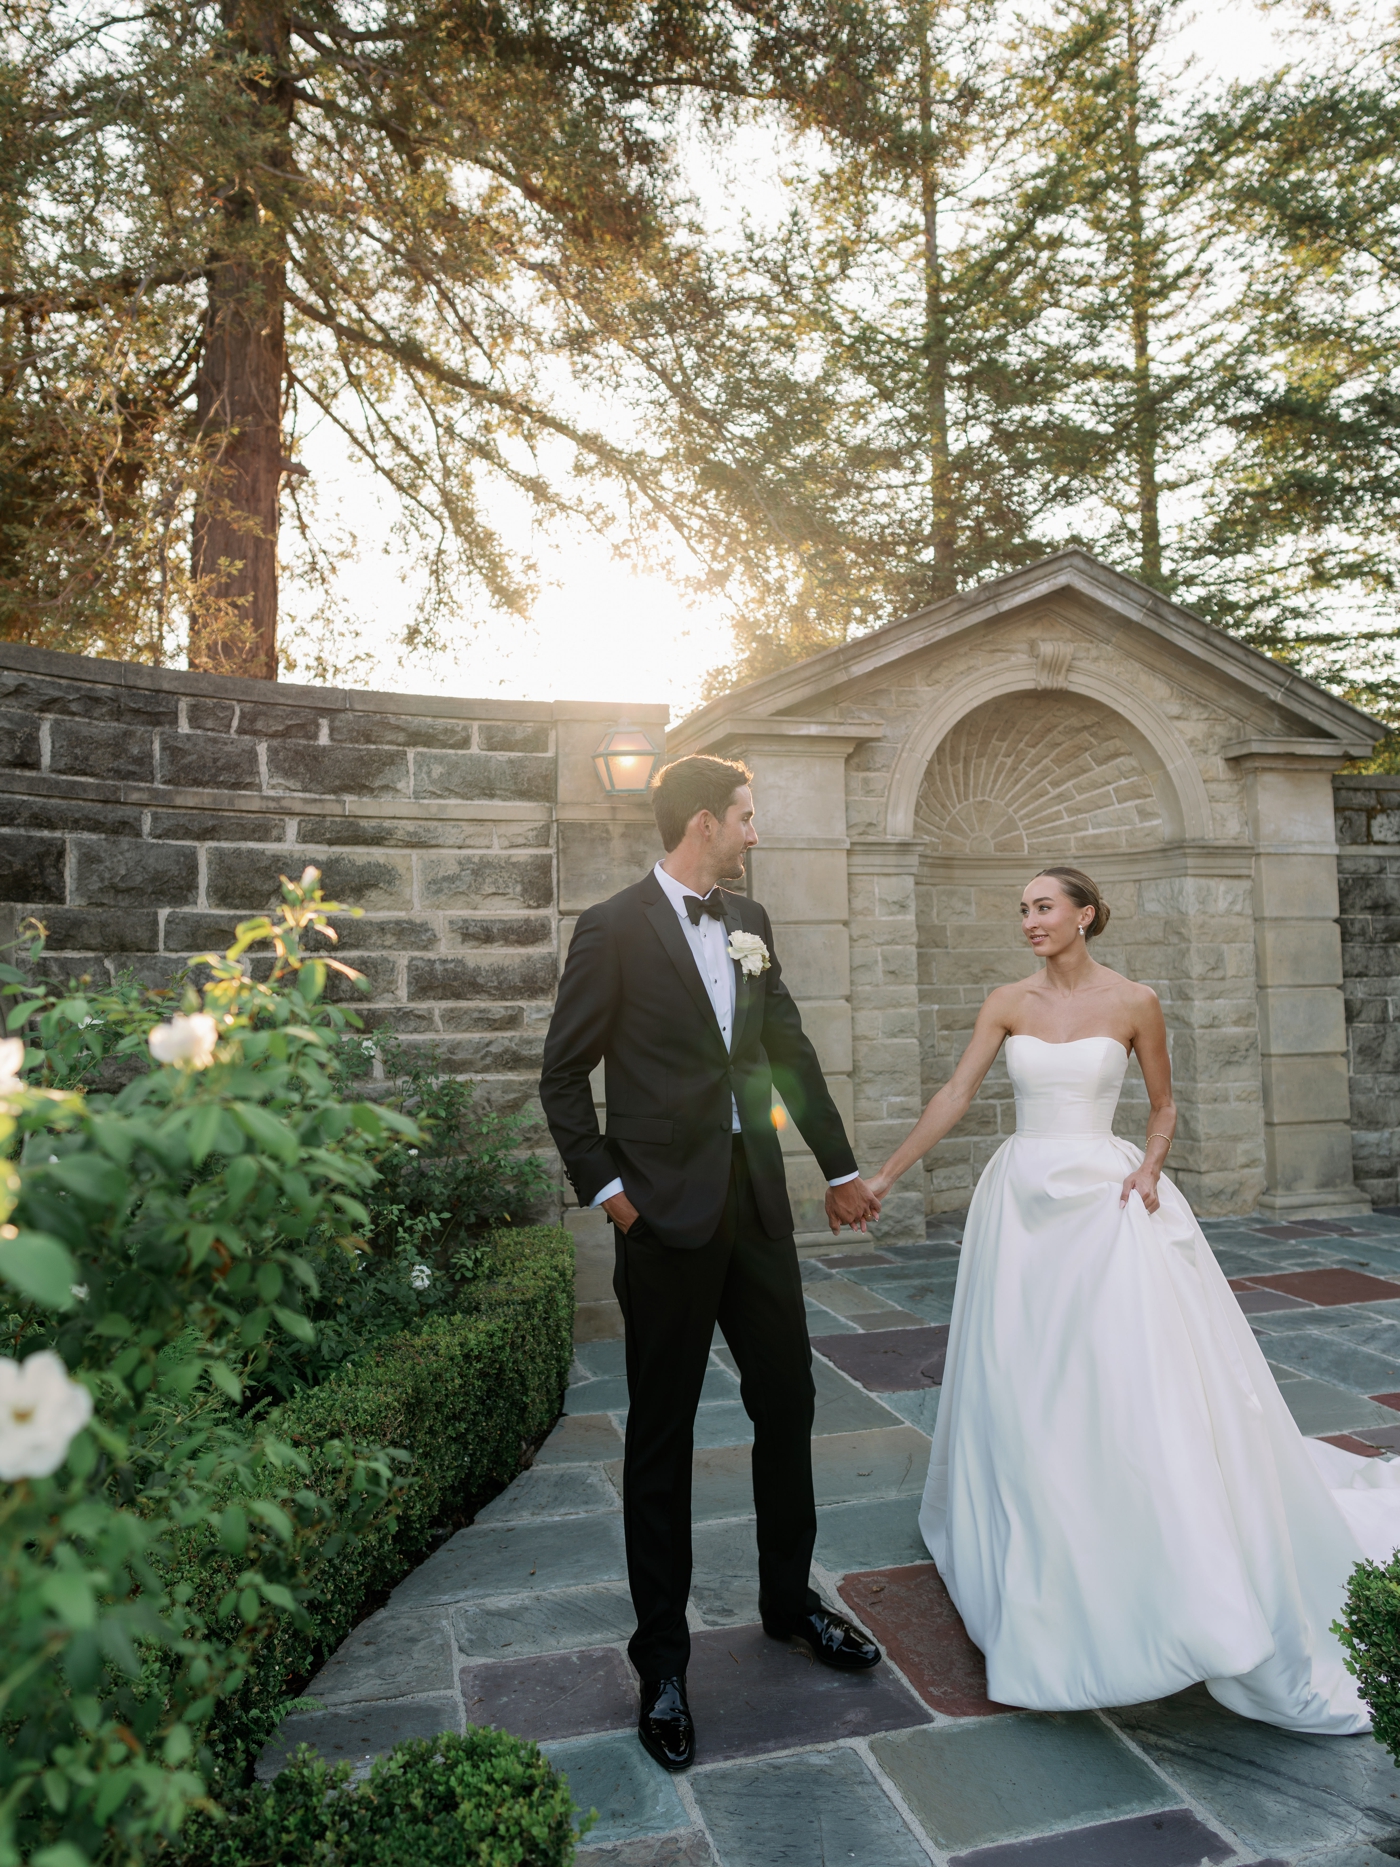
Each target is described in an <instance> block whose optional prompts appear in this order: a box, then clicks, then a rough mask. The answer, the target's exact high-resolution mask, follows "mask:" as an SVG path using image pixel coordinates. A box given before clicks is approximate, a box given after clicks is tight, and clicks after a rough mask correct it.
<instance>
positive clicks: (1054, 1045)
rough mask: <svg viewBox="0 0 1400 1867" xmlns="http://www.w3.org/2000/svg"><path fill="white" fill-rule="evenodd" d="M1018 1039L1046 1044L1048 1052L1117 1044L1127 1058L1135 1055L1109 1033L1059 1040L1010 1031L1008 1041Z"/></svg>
mask: <svg viewBox="0 0 1400 1867" xmlns="http://www.w3.org/2000/svg"><path fill="white" fill-rule="evenodd" d="M1018 1037H1020V1038H1025V1039H1026V1040H1027V1041H1028V1042H1030V1043H1032V1044H1044V1046H1045V1048H1046V1049H1047V1050H1068V1049H1069V1047H1070V1045H1071V1044H1117V1046H1118V1048H1119V1049H1120V1050H1121V1051H1122V1052H1123V1055H1124V1056H1125V1057H1130V1056H1131V1055H1132V1054H1133V1053H1132V1051H1131V1050H1130V1049H1129V1047H1128V1045H1127V1044H1125V1043H1124V1042H1123V1040H1122V1038H1121V1037H1110V1036H1109V1035H1108V1033H1107V1031H1100V1032H1098V1034H1097V1035H1096V1036H1094V1037H1062V1038H1059V1039H1058V1040H1057V1039H1054V1038H1050V1037H1036V1036H1035V1035H1034V1034H1033V1033H1032V1032H1030V1031H1008V1032H1007V1034H1006V1041H1007V1043H1010V1042H1011V1041H1012V1040H1013V1039H1014V1038H1018Z"/></svg>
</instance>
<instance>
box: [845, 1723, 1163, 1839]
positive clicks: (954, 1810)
mask: <svg viewBox="0 0 1400 1867" xmlns="http://www.w3.org/2000/svg"><path fill="white" fill-rule="evenodd" d="M870 1748H871V1750H872V1751H873V1752H874V1754H875V1757H876V1759H877V1761H878V1762H879V1764H880V1767H881V1769H883V1770H885V1771H886V1772H887V1773H888V1774H889V1776H890V1777H891V1778H892V1779H893V1781H894V1782H895V1783H896V1785H897V1786H898V1788H899V1790H900V1793H901V1794H902V1795H903V1797H904V1799H905V1801H906V1802H907V1803H908V1804H909V1807H910V1808H911V1809H912V1810H913V1812H914V1815H915V1816H916V1817H917V1819H918V1820H919V1822H920V1823H921V1824H922V1826H923V1828H924V1831H925V1833H926V1834H927V1835H928V1836H929V1838H930V1840H932V1842H933V1843H934V1845H935V1846H936V1847H939V1848H943V1849H946V1850H947V1851H948V1852H949V1853H953V1852H957V1851H960V1850H969V1849H972V1848H976V1847H982V1846H985V1845H986V1844H988V1843H989V1842H993V1841H1013V1840H1020V1839H1022V1838H1024V1837H1027V1836H1030V1835H1035V1834H1046V1833H1048V1832H1050V1831H1052V1830H1054V1829H1063V1828H1082V1827H1085V1826H1087V1825H1088V1824H1090V1823H1093V1822H1104V1821H1110V1820H1112V1819H1113V1818H1114V1817H1115V1816H1125V1815H1137V1814H1145V1813H1146V1812H1148V1811H1149V1810H1161V1809H1164V1808H1170V1807H1172V1806H1173V1805H1174V1804H1176V1803H1178V1802H1179V1801H1180V1793H1179V1791H1176V1790H1173V1789H1172V1788H1171V1787H1170V1785H1169V1784H1167V1783H1166V1782H1164V1781H1163V1780H1162V1778H1161V1777H1160V1776H1158V1775H1157V1773H1156V1771H1155V1770H1152V1769H1149V1767H1148V1766H1147V1764H1145V1763H1144V1762H1143V1761H1142V1760H1141V1759H1140V1758H1138V1757H1135V1756H1134V1755H1133V1753H1132V1752H1131V1751H1130V1750H1129V1749H1128V1747H1127V1745H1126V1744H1122V1743H1119V1742H1118V1741H1117V1740H1116V1739H1115V1737H1114V1735H1113V1733H1112V1732H1111V1731H1110V1730H1109V1729H1108V1728H1107V1727H1106V1726H1105V1725H1104V1724H1103V1723H1102V1722H1101V1720H1100V1719H1098V1718H1097V1717H1095V1716H1094V1715H1093V1714H1092V1713H1091V1712H1041V1713H1029V1714H1028V1713H1018V1714H1017V1715H1016V1716H1014V1717H1008V1718H976V1719H969V1720H968V1722H967V1723H966V1724H960V1725H942V1726H940V1727H937V1728H935V1729H925V1730H922V1731H903V1732H900V1733H899V1734H898V1735H897V1736H891V1737H877V1738H875V1739H874V1740H873V1741H872V1743H871V1746H870Z"/></svg>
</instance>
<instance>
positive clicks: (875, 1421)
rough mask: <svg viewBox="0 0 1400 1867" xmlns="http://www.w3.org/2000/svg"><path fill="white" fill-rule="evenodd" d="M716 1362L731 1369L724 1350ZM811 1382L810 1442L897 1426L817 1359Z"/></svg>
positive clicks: (851, 1383) (867, 1397)
mask: <svg viewBox="0 0 1400 1867" xmlns="http://www.w3.org/2000/svg"><path fill="white" fill-rule="evenodd" d="M720 1359H721V1360H722V1361H723V1362H724V1363H725V1366H726V1367H733V1357H732V1356H731V1355H730V1353H729V1350H728V1349H725V1350H724V1351H723V1353H722V1354H721V1357H720ZM812 1382H813V1385H814V1386H815V1387H816V1390H817V1411H816V1419H815V1422H814V1424H813V1426H812V1433H813V1436H814V1438H820V1437H822V1436H824V1435H825V1434H827V1433H857V1432H860V1431H861V1430H862V1428H864V1427H867V1426H869V1427H875V1426H894V1425H896V1424H897V1420H896V1417H895V1415H893V1414H892V1413H891V1412H890V1410H889V1408H888V1407H882V1406H881V1405H880V1403H879V1401H878V1400H875V1399H874V1398H872V1396H871V1395H869V1394H867V1393H866V1392H865V1391H864V1389H862V1388H860V1387H857V1386H856V1384H855V1382H854V1381H848V1380H847V1379H846V1377H845V1375H844V1374H841V1373H839V1372H838V1371H837V1370H836V1369H835V1368H832V1367H829V1366H828V1365H827V1363H826V1362H824V1361H823V1360H821V1358H820V1357H819V1356H814V1357H813V1358H812Z"/></svg>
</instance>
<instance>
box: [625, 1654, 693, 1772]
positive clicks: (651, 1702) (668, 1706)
mask: <svg viewBox="0 0 1400 1867" xmlns="http://www.w3.org/2000/svg"><path fill="white" fill-rule="evenodd" d="M637 1736H638V1737H639V1738H641V1740H642V1748H643V1749H644V1750H645V1751H646V1753H647V1755H648V1756H649V1757H655V1759H656V1761H657V1762H658V1763H659V1764H660V1765H661V1767H662V1769H663V1770H688V1769H689V1768H690V1766H691V1764H692V1763H694V1761H695V1721H694V1719H693V1718H692V1717H691V1715H690V1705H689V1702H688V1701H687V1699H686V1696H685V1675H684V1673H680V1674H677V1675H674V1676H673V1677H672V1678H670V1679H643V1681H642V1709H641V1715H640V1716H639V1718H638V1719H637Z"/></svg>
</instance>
